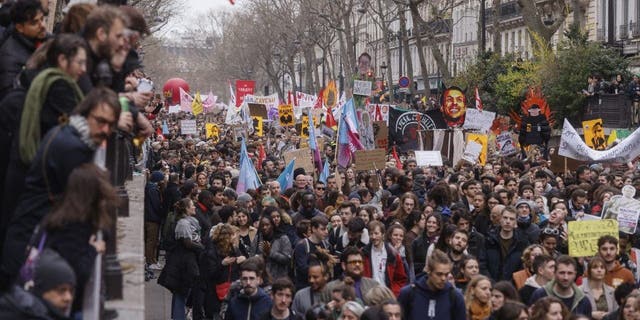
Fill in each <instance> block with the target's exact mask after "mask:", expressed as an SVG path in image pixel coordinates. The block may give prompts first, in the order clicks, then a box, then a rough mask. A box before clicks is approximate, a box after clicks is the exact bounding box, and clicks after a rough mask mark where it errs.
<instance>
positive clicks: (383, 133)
mask: <svg viewBox="0 0 640 320" xmlns="http://www.w3.org/2000/svg"><path fill="white" fill-rule="evenodd" d="M373 134H374V139H375V140H376V148H380V149H385V150H387V148H388V147H389V126H388V125H387V122H386V121H375V122H374V123H373Z"/></svg>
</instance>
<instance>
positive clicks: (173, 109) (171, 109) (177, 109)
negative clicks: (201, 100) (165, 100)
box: [169, 104, 180, 113]
mask: <svg viewBox="0 0 640 320" xmlns="http://www.w3.org/2000/svg"><path fill="white" fill-rule="evenodd" d="M178 112H180V105H179V104H176V105H175V106H169V113H178Z"/></svg>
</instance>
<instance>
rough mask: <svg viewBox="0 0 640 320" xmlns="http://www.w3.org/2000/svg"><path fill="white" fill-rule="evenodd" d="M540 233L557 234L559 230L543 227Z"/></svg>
mask: <svg viewBox="0 0 640 320" xmlns="http://www.w3.org/2000/svg"><path fill="white" fill-rule="evenodd" d="M542 233H544V234H550V235H554V236H557V235H559V234H560V231H559V230H558V229H552V228H544V229H542Z"/></svg>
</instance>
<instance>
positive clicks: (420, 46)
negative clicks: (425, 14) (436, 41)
mask: <svg viewBox="0 0 640 320" xmlns="http://www.w3.org/2000/svg"><path fill="white" fill-rule="evenodd" d="M415 15H416V12H415V11H414V10H411V17H412V19H411V20H413V34H414V35H415V37H416V49H417V50H418V58H419V59H420V73H422V82H423V83H424V95H425V96H426V97H429V95H430V94H431V87H430V86H429V71H428V70H427V61H426V58H425V56H424V51H423V50H424V43H423V42H422V32H420V29H421V28H420V24H419V23H418V21H419V19H418V18H419V17H416V16H415Z"/></svg>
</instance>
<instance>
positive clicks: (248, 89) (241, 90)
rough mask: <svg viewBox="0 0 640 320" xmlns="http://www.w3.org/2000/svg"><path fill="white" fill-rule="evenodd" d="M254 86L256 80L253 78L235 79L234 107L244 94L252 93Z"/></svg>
mask: <svg viewBox="0 0 640 320" xmlns="http://www.w3.org/2000/svg"><path fill="white" fill-rule="evenodd" d="M255 88H256V82H255V81H253V80H236V107H239V106H240V105H241V104H242V102H243V101H244V97H245V96H246V95H248V94H251V95H252V94H253V91H254V90H255Z"/></svg>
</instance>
